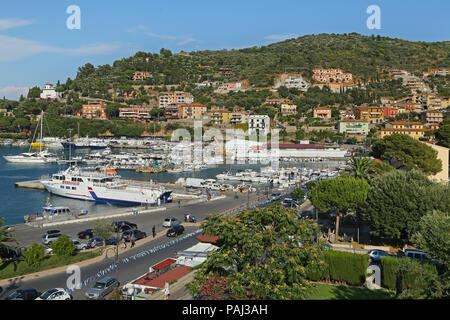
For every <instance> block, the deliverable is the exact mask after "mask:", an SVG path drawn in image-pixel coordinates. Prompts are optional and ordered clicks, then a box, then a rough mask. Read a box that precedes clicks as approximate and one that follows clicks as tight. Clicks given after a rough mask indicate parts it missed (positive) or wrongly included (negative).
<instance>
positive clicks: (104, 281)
mask: <svg viewBox="0 0 450 320" xmlns="http://www.w3.org/2000/svg"><path fill="white" fill-rule="evenodd" d="M113 279H114V278H112V277H105V278H102V279H100V280H97V282H100V283H106V282H108V281H109V280H113Z"/></svg>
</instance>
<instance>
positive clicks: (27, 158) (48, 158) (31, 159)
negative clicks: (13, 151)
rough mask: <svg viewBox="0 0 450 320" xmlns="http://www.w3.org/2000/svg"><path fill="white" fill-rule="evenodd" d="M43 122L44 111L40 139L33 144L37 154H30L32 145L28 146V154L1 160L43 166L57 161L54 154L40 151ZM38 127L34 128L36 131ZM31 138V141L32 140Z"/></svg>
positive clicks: (42, 118) (42, 117) (6, 157)
mask: <svg viewBox="0 0 450 320" xmlns="http://www.w3.org/2000/svg"><path fill="white" fill-rule="evenodd" d="M43 121H44V111H42V112H41V123H40V128H41V130H40V137H39V142H38V143H37V144H34V145H35V146H39V152H31V149H32V147H33V144H32V145H31V146H30V149H29V150H28V152H24V153H21V154H18V155H14V156H3V158H4V159H5V160H6V161H8V162H12V163H24V164H44V163H52V162H56V161H57V157H56V154H54V153H50V152H48V151H47V150H42V147H43V143H42V141H43V139H42V128H43ZM37 129H38V127H36V131H37ZM36 131H35V132H34V136H36ZM34 136H33V139H34Z"/></svg>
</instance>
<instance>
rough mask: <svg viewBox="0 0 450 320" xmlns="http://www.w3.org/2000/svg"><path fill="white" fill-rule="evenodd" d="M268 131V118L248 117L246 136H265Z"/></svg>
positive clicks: (262, 116)
mask: <svg viewBox="0 0 450 320" xmlns="http://www.w3.org/2000/svg"><path fill="white" fill-rule="evenodd" d="M269 131H270V117H269V116H267V115H256V114H253V115H250V116H249V118H248V134H257V135H259V134H263V135H266V134H268V133H269Z"/></svg>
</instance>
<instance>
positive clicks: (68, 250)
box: [50, 235, 76, 257]
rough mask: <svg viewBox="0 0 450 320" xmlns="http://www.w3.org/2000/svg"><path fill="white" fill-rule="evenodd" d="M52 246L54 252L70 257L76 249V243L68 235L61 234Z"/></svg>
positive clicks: (60, 255)
mask: <svg viewBox="0 0 450 320" xmlns="http://www.w3.org/2000/svg"><path fill="white" fill-rule="evenodd" d="M50 248H52V249H53V253H54V254H55V255H56V256H58V257H68V256H71V255H72V254H73V253H74V251H75V248H76V246H75V244H74V243H73V242H72V240H70V238H69V237H68V236H66V235H63V236H60V237H59V238H58V239H57V240H56V241H54V242H53V243H52V244H51V245H50Z"/></svg>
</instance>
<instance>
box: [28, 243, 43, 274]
mask: <svg viewBox="0 0 450 320" xmlns="http://www.w3.org/2000/svg"><path fill="white" fill-rule="evenodd" d="M23 257H24V258H25V263H26V264H27V265H28V266H30V267H32V268H37V267H39V266H40V265H41V262H42V261H43V260H44V258H45V247H44V246H43V245H41V244H37V243H33V244H32V245H31V246H30V247H28V248H27V249H25V251H24V252H23Z"/></svg>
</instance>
